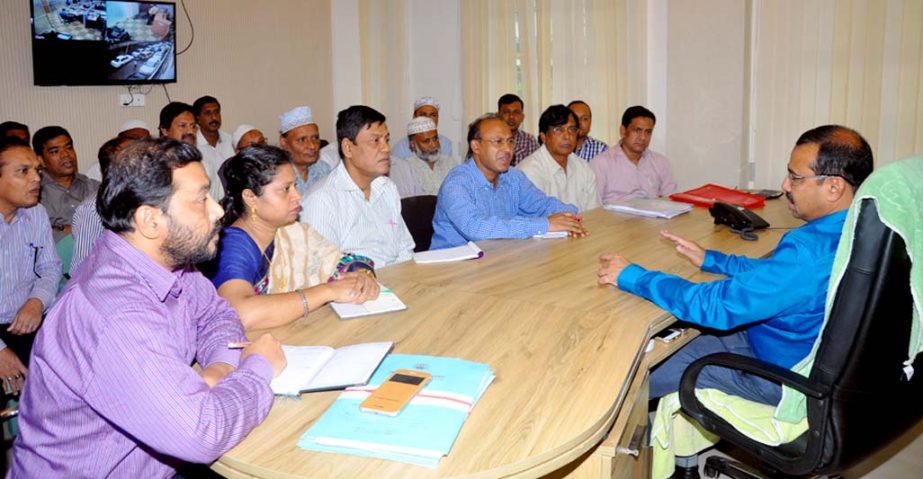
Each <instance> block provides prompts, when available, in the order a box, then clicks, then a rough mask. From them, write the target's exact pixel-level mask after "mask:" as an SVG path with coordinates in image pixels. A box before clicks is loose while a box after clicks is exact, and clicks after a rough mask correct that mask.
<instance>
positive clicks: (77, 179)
mask: <svg viewBox="0 0 923 479" xmlns="http://www.w3.org/2000/svg"><path fill="white" fill-rule="evenodd" d="M86 179H87V177H86V176H83V175H82V174H80V173H76V174H74V181H73V182H71V187H70V188H64V187H63V186H61V184H60V183H58V182H57V181H55V180H54V179H53V178H52V177H51V176H49V175H42V187H45V186H53V187H57V188H58V189H60V190H63V191H70V190H72V189H74V188H75V187H77V185H79V184H80V183H83V182H84V181H86Z"/></svg>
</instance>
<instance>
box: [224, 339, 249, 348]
mask: <svg viewBox="0 0 923 479" xmlns="http://www.w3.org/2000/svg"><path fill="white" fill-rule="evenodd" d="M249 345H250V341H237V342H230V343H228V349H244V348H246V347H247V346H249Z"/></svg>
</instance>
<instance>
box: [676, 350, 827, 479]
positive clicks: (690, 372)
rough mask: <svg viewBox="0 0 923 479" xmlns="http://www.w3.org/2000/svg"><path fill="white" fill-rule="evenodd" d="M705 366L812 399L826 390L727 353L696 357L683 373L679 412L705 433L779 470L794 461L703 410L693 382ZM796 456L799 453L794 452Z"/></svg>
mask: <svg viewBox="0 0 923 479" xmlns="http://www.w3.org/2000/svg"><path fill="white" fill-rule="evenodd" d="M706 366H720V367H728V368H732V369H736V370H739V371H744V372H747V373H750V374H754V375H757V376H760V377H763V378H766V379H769V380H772V381H775V382H778V383H782V384H784V385H787V386H789V387H792V388H794V389H795V390H797V391H799V392H801V393H803V394H806V395H808V396H810V397H813V398H816V399H823V398H824V397H826V396H827V394H828V391H827V390H828V388H826V387H823V386H819V385H816V384H812V383H811V382H810V381H809V380H808V378H806V377H804V376H801V375H800V374H797V373H795V372H793V371H790V370H788V369H785V368H781V367H779V366H776V365H774V364H770V363H767V362H765V361H761V360H759V359H756V358H752V357H748V356H741V355H738V354H731V353H716V354H710V355H708V356H705V357H703V358H700V359H698V360H696V361H695V362H693V363H692V364H690V365H689V367H688V368H686V371H685V372H684V373H683V378H682V381H681V382H680V388H679V400H680V405H681V406H682V409H683V411H684V412H685V413H686V414H688V415H689V416H690V417H692V418H694V419H695V420H696V421H698V422H699V424H701V425H702V427H704V428H705V429H706V430H708V431H711V432H712V433H714V434H717V435H718V436H720V437H721V438H722V439H726V440H729V441H730V442H731V443H733V444H735V445H736V446H738V447H740V448H742V449H744V450H745V451H747V452H749V453H751V454H756V455H757V456H758V457H760V459H761V460H763V461H768V463H770V464H772V465H773V466H774V467H781V464H786V463H789V462H791V461H795V460H798V459H797V457H798V456H793V455H791V453H790V452H786V451H785V450H784V448H773V447H772V446H767V445H765V444H762V443H760V442H757V441H754V440H753V439H750V438H749V437H747V436H745V435H743V434H742V433H740V431H738V430H737V429H736V428H734V426H732V425H731V424H730V423H729V422H727V421H726V420H725V419H724V418H722V417H721V416H719V415H717V414H715V413H714V412H712V411H711V410H710V409H708V408H706V407H705V406H704V405H702V403H701V402H700V401H699V398H697V397H696V395H695V383H696V380H697V379H698V377H699V373H701V372H702V369H703V368H705V367H706ZM795 454H798V455H800V453H795Z"/></svg>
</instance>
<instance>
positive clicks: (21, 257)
mask: <svg viewBox="0 0 923 479" xmlns="http://www.w3.org/2000/svg"><path fill="white" fill-rule="evenodd" d="M40 169H41V163H39V161H38V158H37V157H36V156H35V153H34V152H33V151H32V149H31V148H29V144H28V143H25V142H24V141H22V140H21V139H18V138H8V139H6V138H0V243H2V244H3V248H0V264H2V265H3V271H2V274H0V383H2V386H3V390H4V392H6V393H10V394H19V391H20V390H21V389H22V383H23V381H25V378H26V374H27V373H28V369H27V367H28V365H29V351H30V350H31V348H32V341H33V339H34V338H35V331H36V330H37V329H38V327H39V324H41V322H42V313H43V311H44V310H45V309H46V308H48V307H49V306H51V302H52V301H53V300H54V297H55V293H56V292H57V291H58V283H59V282H60V281H61V260H60V259H58V254H57V252H55V248H54V242H53V241H52V239H51V225H50V224H49V222H48V215H47V214H46V213H45V207H44V206H42V205H40V204H39V202H38V198H39V192H40V191H41V174H40V172H39V171H40Z"/></svg>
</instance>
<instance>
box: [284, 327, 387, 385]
mask: <svg viewBox="0 0 923 479" xmlns="http://www.w3.org/2000/svg"><path fill="white" fill-rule="evenodd" d="M392 345H393V343H392V342H391V341H387V342H383V343H366V344H354V345H352V346H344V347H342V348H339V349H333V348H331V347H327V346H289V345H283V346H282V352H284V353H285V361H286V362H287V363H288V364H287V365H286V366H285V369H284V370H283V371H282V374H280V375H279V377H277V378H275V379H273V380H272V383H270V384H269V386H270V387H271V388H272V392H273V393H275V394H281V395H286V396H297V395H298V394H299V393H302V392H307V391H323V390H327V389H340V388H344V387H346V386H355V385H358V384H366V383H367V382H368V380H369V377H370V376H371V375H372V373H373V372H374V371H375V368H377V367H378V365H379V364H381V360H382V359H384V357H385V355H386V354H388V351H390V350H391V346H392Z"/></svg>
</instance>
